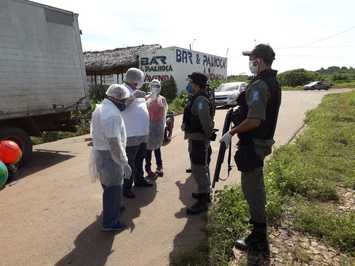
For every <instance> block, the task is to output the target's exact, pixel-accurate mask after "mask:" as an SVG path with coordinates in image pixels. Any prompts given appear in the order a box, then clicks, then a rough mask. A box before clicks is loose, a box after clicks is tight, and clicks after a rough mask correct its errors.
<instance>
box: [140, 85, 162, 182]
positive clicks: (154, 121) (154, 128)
mask: <svg viewBox="0 0 355 266" xmlns="http://www.w3.org/2000/svg"><path fill="white" fill-rule="evenodd" d="M150 91H151V94H150V95H149V96H148V97H147V106H148V112H149V118H150V125H149V138H148V144H147V156H146V164H145V170H146V172H147V174H148V177H151V178H155V177H157V176H160V177H162V176H163V175H164V173H163V161H162V157H161V150H160V147H161V146H162V145H163V140H164V129H165V123H166V113H167V111H168V104H167V102H166V99H165V97H164V96H162V95H160V92H161V85H160V81H159V80H157V79H154V80H152V82H151V83H150ZM153 151H154V155H155V161H156V163H157V170H156V172H155V173H154V172H153V171H152V168H151V167H152V152H153Z"/></svg>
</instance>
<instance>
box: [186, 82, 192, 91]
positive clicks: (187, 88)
mask: <svg viewBox="0 0 355 266" xmlns="http://www.w3.org/2000/svg"><path fill="white" fill-rule="evenodd" d="M186 91H187V92H188V93H192V85H191V83H189V84H187V86H186Z"/></svg>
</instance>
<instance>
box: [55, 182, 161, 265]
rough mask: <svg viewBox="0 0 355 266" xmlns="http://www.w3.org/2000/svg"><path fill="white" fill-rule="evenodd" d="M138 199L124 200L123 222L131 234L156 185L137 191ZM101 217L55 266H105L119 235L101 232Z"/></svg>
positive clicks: (149, 201) (76, 240) (83, 232)
mask: <svg viewBox="0 0 355 266" xmlns="http://www.w3.org/2000/svg"><path fill="white" fill-rule="evenodd" d="M134 192H135V194H136V198H135V199H132V200H127V199H124V205H125V207H126V210H125V211H124V212H123V213H122V219H121V220H122V222H123V223H125V224H126V225H127V227H128V230H130V231H131V232H132V231H133V230H134V228H135V224H134V219H135V218H138V217H139V216H140V214H141V208H143V207H144V206H147V205H149V204H150V203H151V202H152V201H153V200H154V198H155V195H156V192H157V189H156V184H155V183H154V186H153V187H150V188H139V189H138V188H137V189H135V191H134ZM101 219H102V218H101V216H98V217H97V220H96V221H95V222H93V223H92V224H90V225H89V226H88V227H87V228H85V229H84V230H83V231H82V232H81V233H80V234H79V235H78V237H77V238H76V239H75V241H74V245H75V248H74V249H73V250H72V251H71V252H70V253H69V254H67V255H66V256H65V257H64V258H62V259H61V260H60V261H59V262H57V263H56V264H55V266H68V265H71V266H83V265H85V266H104V265H105V264H106V261H107V258H108V257H109V256H110V255H111V253H112V252H113V250H112V245H113V242H114V239H115V236H116V235H117V234H115V233H111V232H102V231H101Z"/></svg>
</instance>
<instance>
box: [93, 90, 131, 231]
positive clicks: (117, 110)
mask: <svg viewBox="0 0 355 266" xmlns="http://www.w3.org/2000/svg"><path fill="white" fill-rule="evenodd" d="M129 97H130V92H129V90H128V89H127V88H126V87H125V86H123V85H118V84H113V85H111V86H110V87H109V88H108V90H107V91H106V98H105V99H104V100H103V102H102V103H101V104H98V105H97V106H96V108H95V111H94V112H93V114H92V120H91V130H90V131H91V137H92V142H93V149H92V160H91V171H92V176H93V177H97V178H99V179H100V181H101V184H102V187H103V212H102V228H103V229H102V230H103V231H120V230H123V229H124V228H125V225H124V224H122V223H121V222H120V221H119V219H120V209H121V198H122V184H123V180H124V178H130V177H131V173H132V170H131V167H130V166H129V164H128V158H127V155H126V139H127V137H126V128H125V124H124V121H123V118H122V115H121V112H122V111H123V110H125V108H126V105H127V101H128V99H129Z"/></svg>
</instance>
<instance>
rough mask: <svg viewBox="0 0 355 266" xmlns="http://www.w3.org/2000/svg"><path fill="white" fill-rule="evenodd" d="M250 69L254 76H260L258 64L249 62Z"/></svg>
mask: <svg viewBox="0 0 355 266" xmlns="http://www.w3.org/2000/svg"><path fill="white" fill-rule="evenodd" d="M249 69H250V72H251V73H252V74H254V75H256V74H258V64H257V62H256V61H255V60H250V61H249Z"/></svg>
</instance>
